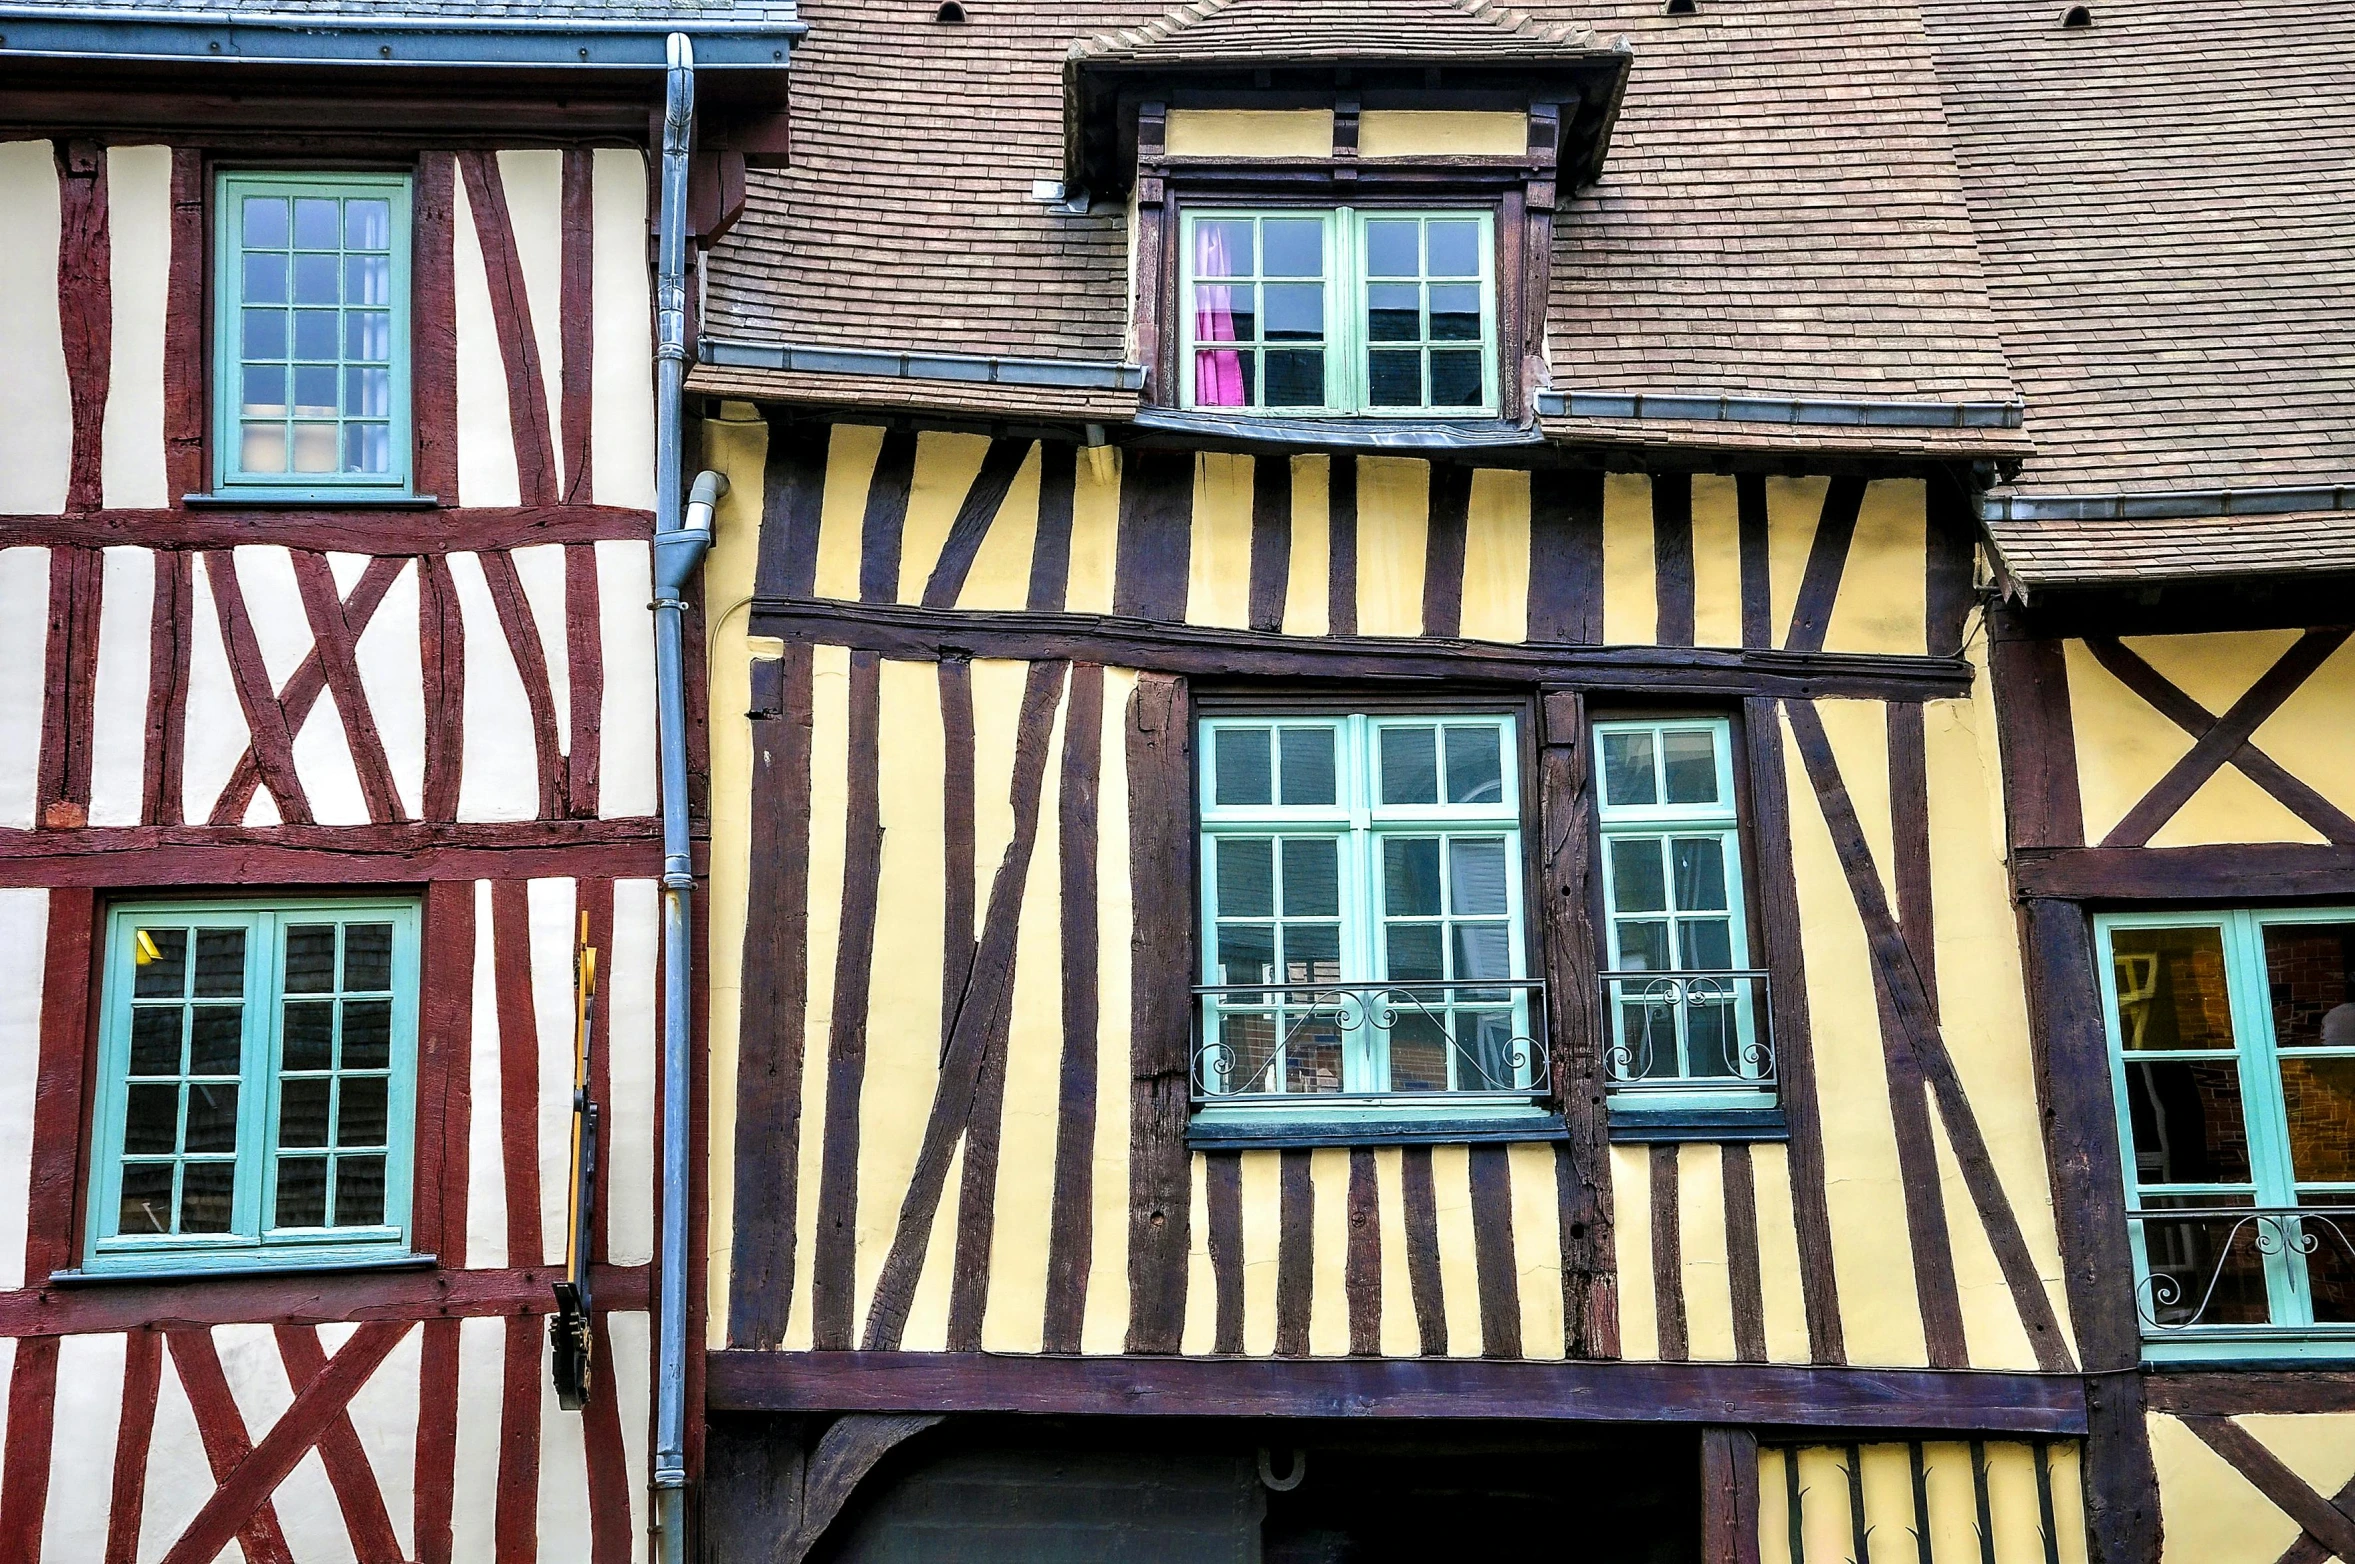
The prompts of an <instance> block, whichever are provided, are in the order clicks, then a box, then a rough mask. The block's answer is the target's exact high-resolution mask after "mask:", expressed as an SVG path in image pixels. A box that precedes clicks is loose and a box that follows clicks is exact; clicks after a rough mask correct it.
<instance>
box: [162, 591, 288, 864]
mask: <svg viewBox="0 0 2355 1564" xmlns="http://www.w3.org/2000/svg"><path fill="white" fill-rule="evenodd" d="M194 566H195V569H194V571H193V578H194V590H193V591H192V592H191V594H190V596H189V604H188V619H189V653H188V698H187V701H186V704H185V717H184V722H185V736H184V738H183V741H182V746H181V752H180V797H181V800H182V803H181V807H182V809H183V810H184V812H185V814H186V817H187V819H188V820H189V821H190V822H191V823H201V822H202V821H204V820H207V819H209V818H211V816H212V812H213V804H214V801H215V800H217V799H219V798H220V796H221V789H222V788H223V787H224V786H225V785H227V783H228V781H229V773H230V772H231V771H232V770H234V769H236V766H237V760H238V757H239V756H241V755H243V754H244V753H245V747H246V741H247V738H248V732H247V729H246V726H245V708H244V707H243V706H241V705H239V704H238V701H237V682H236V680H235V679H234V678H232V677H231V676H230V673H229V654H228V652H227V651H226V650H225V649H224V648H223V647H222V645H221V622H220V617H219V616H218V615H217V614H215V613H214V612H213V592H212V581H211V576H210V573H209V572H208V571H207V570H206V568H205V561H204V558H203V557H202V556H201V555H200V556H198V557H197V559H196V560H195V561H194ZM254 798H255V802H256V803H258V804H268V802H269V789H267V788H262V789H258V790H257V791H256V793H255V795H254ZM270 818H271V819H273V820H274V819H276V818H277V812H276V811H275V810H271V811H270Z"/></svg>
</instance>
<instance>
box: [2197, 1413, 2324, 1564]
mask: <svg viewBox="0 0 2355 1564" xmlns="http://www.w3.org/2000/svg"><path fill="white" fill-rule="evenodd" d="M2183 1426H2184V1427H2186V1428H2188V1429H2190V1430H2191V1431H2192V1432H2193V1433H2195V1434H2197V1435H2199V1436H2200V1440H2201V1442H2202V1443H2203V1444H2205V1445H2206V1446H2207V1447H2208V1448H2209V1449H2211V1450H2213V1451H2215V1452H2216V1453H2217V1454H2218V1455H2220V1456H2222V1457H2224V1460H2225V1463H2226V1464H2227V1465H2229V1466H2230V1467H2231V1468H2232V1469H2233V1470H2234V1471H2236V1472H2238V1473H2240V1474H2241V1475H2242V1476H2243V1477H2245V1478H2247V1479H2248V1480H2249V1482H2250V1484H2251V1486H2253V1487H2255V1488H2256V1490H2257V1491H2258V1492H2259V1493H2262V1494H2263V1495H2265V1497H2266V1498H2268V1499H2271V1500H2272V1501H2273V1503H2274V1507H2275V1508H2276V1509H2278V1510H2280V1511H2281V1512H2282V1513H2283V1514H2285V1515H2287V1516H2289V1518H2290V1519H2291V1520H2294V1521H2296V1522H2297V1523H2298V1524H2299V1525H2300V1526H2303V1527H2304V1528H2305V1532H2304V1534H2303V1535H2302V1536H2300V1537H2299V1538H2298V1540H2297V1541H2296V1542H2293V1543H2291V1544H2290V1547H2289V1551H2288V1552H2286V1553H2284V1554H2283V1555H2282V1556H2281V1559H2280V1561H2279V1564H2323V1561H2325V1560H2327V1559H2329V1558H2331V1557H2333V1556H2334V1555H2335V1556H2336V1557H2338V1558H2341V1559H2346V1560H2348V1561H2350V1564H2355V1481H2350V1482H2349V1483H2348V1484H2347V1486H2346V1487H2344V1488H2341V1489H2340V1490H2339V1492H2338V1496H2337V1497H2336V1498H2331V1499H2326V1498H2324V1497H2323V1496H2322V1495H2321V1494H2319V1493H2316V1492H2315V1491H2314V1490H2313V1489H2312V1488H2311V1487H2309V1486H2307V1483H2306V1480H2305V1479H2304V1478H2302V1477H2300V1476H2299V1475H2298V1474H2297V1473H2296V1472H2293V1471H2291V1470H2290V1469H2289V1468H2288V1467H2287V1466H2284V1465H2283V1464H2282V1460H2281V1457H2280V1456H2277V1455H2275V1454H2274V1453H2273V1452H2272V1451H2271V1450H2268V1449H2266V1448H2265V1446H2264V1445H2262V1444H2260V1443H2259V1442H2258V1440H2257V1437H2256V1435H2254V1434H2252V1433H2250V1432H2249V1431H2248V1430H2247V1429H2245V1428H2243V1427H2241V1425H2240V1424H2238V1423H2236V1422H2234V1421H2233V1420H2232V1419H2231V1418H2229V1417H2186V1418H2184V1419H2183Z"/></svg>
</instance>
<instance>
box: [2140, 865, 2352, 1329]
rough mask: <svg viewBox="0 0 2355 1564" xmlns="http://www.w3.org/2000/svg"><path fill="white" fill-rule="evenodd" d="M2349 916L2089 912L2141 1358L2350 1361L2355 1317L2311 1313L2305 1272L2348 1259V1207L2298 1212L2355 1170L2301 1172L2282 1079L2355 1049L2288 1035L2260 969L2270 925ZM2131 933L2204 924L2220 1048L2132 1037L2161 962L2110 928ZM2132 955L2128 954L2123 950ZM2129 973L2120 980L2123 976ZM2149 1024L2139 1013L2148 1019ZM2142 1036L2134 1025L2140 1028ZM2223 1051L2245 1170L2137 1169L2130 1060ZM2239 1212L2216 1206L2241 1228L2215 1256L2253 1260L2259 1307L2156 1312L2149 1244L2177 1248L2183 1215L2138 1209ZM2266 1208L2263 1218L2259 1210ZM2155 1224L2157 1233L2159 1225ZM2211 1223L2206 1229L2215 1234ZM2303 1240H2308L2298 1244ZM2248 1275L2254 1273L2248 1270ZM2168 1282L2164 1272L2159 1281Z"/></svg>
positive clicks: (2192, 1282) (2185, 1059) (2202, 1263)
mask: <svg viewBox="0 0 2355 1564" xmlns="http://www.w3.org/2000/svg"><path fill="white" fill-rule="evenodd" d="M2329 924H2355V907H2318V908H2284V909H2280V910H2266V911H2259V910H2255V909H2245V908H2244V909H2234V910H2228V911H2219V912H2211V911H2193V912H2133V913H2106V914H2101V915H2098V916H2096V917H2095V919H2094V945H2095V950H2096V953H2097V957H2096V968H2097V973H2096V976H2097V978H2098V981H2099V984H2100V989H2101V1000H2102V1016H2103V1024H2104V1026H2105V1028H2106V1031H2107V1035H2108V1040H2109V1050H2110V1082H2111V1087H2112V1090H2113V1092H2114V1094H2115V1098H2114V1101H2115V1107H2116V1110H2117V1115H2118V1138H2119V1139H2118V1144H2119V1150H2120V1153H2121V1155H2122V1157H2123V1159H2124V1166H2123V1168H2122V1169H2121V1176H2122V1177H2123V1179H2124V1180H2125V1186H2126V1201H2127V1212H2128V1221H2127V1231H2128V1237H2129V1242H2130V1245H2131V1248H2132V1250H2133V1255H2134V1289H2135V1304H2136V1313H2137V1317H2138V1318H2139V1320H2140V1321H2141V1323H2142V1329H2143V1356H2144V1357H2145V1358H2146V1359H2147V1360H2150V1361H2153V1362H2169V1361H2200V1360H2210V1361H2217V1360H2232V1359H2245V1358H2253V1357H2278V1358H2334V1359H2346V1358H2355V1319H2349V1320H2344V1321H2327V1320H2318V1319H2317V1318H2316V1308H2315V1293H2314V1288H2313V1285H2312V1270H2313V1267H2314V1265H2315V1264H2318V1263H2324V1264H2331V1265H2334V1266H2336V1267H2338V1268H2340V1269H2342V1270H2344V1269H2345V1268H2346V1267H2347V1266H2348V1265H2349V1264H2350V1263H2355V1253H2351V1252H2350V1251H2349V1249H2348V1243H2349V1240H2355V1215H2349V1214H2340V1215H2337V1216H2335V1217H2330V1218H2317V1217H2313V1216H2307V1217H2299V1216H2296V1215H2292V1214H2290V1213H2293V1212H2296V1211H2299V1210H2305V1211H2309V1212H2311V1211H2314V1210H2316V1209H2317V1208H2320V1209H2324V1210H2339V1211H2341V1212H2342V1213H2344V1212H2346V1211H2347V1210H2348V1208H2355V1179H2346V1180H2329V1179H2323V1178H2301V1177H2299V1175H2298V1170H2297V1168H2296V1166H2295V1163H2294V1160H2293V1156H2292V1149H2293V1147H2292V1136H2291V1129H2290V1107H2289V1103H2288V1100H2287V1093H2286V1091H2285V1087H2284V1080H2283V1076H2284V1065H2285V1064H2288V1065H2291V1066H2293V1067H2296V1066H2299V1065H2301V1064H2303V1065H2305V1066H2306V1067H2307V1068H2308V1069H2309V1070H2314V1069H2316V1067H2321V1068H2327V1067H2328V1066H2330V1065H2332V1064H2337V1065H2339V1066H2340V1067H2341V1068H2342V1069H2355V1046H2342V1047H2331V1046H2312V1045H2305V1046H2296V1045H2284V1043H2283V1042H2282V1040H2281V1038H2280V1036H2279V1035H2278V1032H2277V1028H2276V1026H2275V1019H2274V1006H2273V1002H2272V1000H2273V995H2272V992H2271V989H2272V983H2271V978H2270V976H2269V973H2268V969H2267V963H2266V951H2265V935H2266V933H2267V931H2268V930H2273V929H2294V928H2296V927H2299V926H2301V925H2329ZM2133 930H2169V931H2186V932H2189V931H2200V932H2212V933H2213V934H2215V935H2216V936H2217V938H2218V940H2219V942H2220V945H2221V951H2222V968H2223V976H2224V982H2225V990H2226V1000H2227V1005H2226V1009H2227V1013H2228V1016H2229V1023H2230V1028H2231V1036H2232V1047H2231V1050H2230V1051H2229V1052H2226V1051H2225V1050H2223V1049H2221V1048H2172V1049H2171V1048H2152V1047H2144V1046H2135V1047H2129V1046H2128V1038H2127V1022H2128V1011H2129V1009H2130V1008H2132V1004H2130V1003H2122V1000H2124V1001H2129V1002H2137V1003H2139V1002H2146V1001H2148V1000H2151V999H2155V998H2156V993H2157V990H2156V980H2157V973H2156V971H2155V969H2153V970H2151V971H2149V972H2148V973H2147V974H2146V973H2145V972H2144V971H2143V970H2140V969H2137V970H2134V971H2132V973H2131V975H2130V976H2129V973H2128V971H2127V968H2126V962H2123V961H2121V959H2120V957H2119V954H2118V950H2117V944H2118V936H2119V935H2120V934H2122V933H2126V932H2128V931H2133ZM2133 959H2137V958H2136V957H2135V956H2130V957H2129V958H2128V960H2133ZM2122 979H2125V980H2126V981H2122ZM2144 1024H2147V1023H2144ZM2136 1032H2137V1036H2138V1039H2139V1037H2140V1036H2142V1035H2146V1034H2144V1033H2143V1032H2142V1029H2141V1026H2137V1027H2136ZM2227 1062H2229V1064H2230V1066H2231V1068H2232V1074H2233V1079H2234V1081H2235V1082H2236V1084H2237V1086H2238V1088H2239V1093H2240V1101H2241V1127H2242V1131H2243V1135H2244V1136H2245V1143H2246V1146H2247V1151H2248V1162H2249V1177H2248V1178H2247V1179H2245V1180H2237V1179H2236V1180H2222V1181H2216V1180H2210V1181H2197V1182H2193V1181H2181V1180H2169V1181H2160V1180H2156V1179H2154V1180H2145V1179H2144V1178H2143V1177H2142V1172H2141V1167H2140V1165H2139V1158H2138V1156H2137V1150H2138V1146H2137V1141H2136V1137H2135V1124H2134V1102H2135V1099H2134V1096H2133V1095H2132V1094H2133V1093H2134V1092H2136V1091H2137V1090H2142V1091H2150V1090H2155V1087H2154V1086H2151V1085H2147V1084H2145V1083H2142V1082H2137V1081H2135V1080H2133V1079H2132V1077H2131V1074H2130V1070H2131V1069H2132V1068H2133V1067H2136V1066H2159V1067H2164V1066H2168V1065H2193V1066H2202V1065H2204V1066H2207V1067H2209V1068H2211V1069H2214V1068H2218V1067H2220V1066H2222V1065H2224V1064H2226V1063H2227ZM2185 1209H2199V1210H2209V1211H2222V1212H2235V1211H2246V1212H2248V1213H2249V1215H2248V1216H2247V1217H2245V1218H2232V1217H2220V1218H2218V1220H2217V1221H2216V1222H2215V1223H2214V1224H2213V1225H2214V1226H2227V1225H2228V1224H2229V1227H2231V1228H2238V1229H2239V1231H2238V1233H2237V1235H2235V1236H2233V1237H2228V1238H2227V1240H2226V1243H2225V1245H2224V1253H2223V1255H2222V1256H2221V1258H2222V1259H2224V1260H2229V1259H2230V1257H2231V1255H2232V1254H2233V1253H2235V1252H2238V1253H2240V1254H2242V1255H2243V1256H2244V1264H2246V1263H2247V1262H2248V1261H2249V1260H2253V1261H2254V1262H2255V1265H2254V1269H2255V1270H2257V1271H2258V1272H2260V1273H2261V1281H2262V1285H2261V1288H2260V1289H2259V1290H2260V1292H2261V1294H2262V1297H2263V1301H2264V1304H2265V1313H2266V1316H2267V1317H2266V1319H2265V1320H2264V1321H2263V1322H2262V1323H2259V1322H2233V1323H2218V1322H2214V1321H2199V1322H2198V1323H2192V1324H2186V1325H2177V1324H2170V1323H2161V1322H2160V1321H2159V1319H2158V1314H2159V1311H2160V1306H2161V1303H2162V1297H2163V1295H2162V1293H2161V1292H2160V1291H2158V1290H2156V1289H2159V1288H2160V1286H2161V1282H2162V1279H2163V1278H2165V1273H2163V1272H2154V1269H2153V1265H2152V1254H2153V1248H2154V1244H2156V1245H2160V1246H2166V1247H2175V1246H2177V1245H2178V1244H2180V1243H2181V1242H2182V1239H2181V1238H2180V1237H2179V1236H2178V1234H2175V1233H2170V1232H2169V1231H2168V1229H2170V1228H2176V1229H2178V1230H2180V1228H2181V1227H2182V1226H2183V1219H2182V1218H2180V1217H2178V1218H2176V1220H2175V1221H2174V1222H2172V1223H2170V1222H2168V1221H2165V1220H2160V1221H2157V1222H2153V1221H2151V1220H2149V1219H2148V1217H2147V1216H2146V1213H2149V1214H2151V1215H2160V1214H2163V1213H2166V1212H2168V1211H2170V1210H2174V1211H2181V1210H2185ZM2268 1213H2270V1215H2269V1214H2268ZM2154 1227H2155V1228H2156V1229H2158V1231H2156V1232H2154V1231H2153V1229H2154ZM2212 1231H2213V1228H2211V1232H2212ZM2308 1240H2311V1246H2310V1247H2309V1246H2308V1245H2307V1241H2308ZM2209 1274H2210V1273H2209V1270H2208V1267H2207V1262H2206V1260H2205V1259H2204V1258H2202V1259H2200V1260H2199V1261H2198V1263H2196V1264H2194V1265H2193V1266H2191V1267H2190V1269H2189V1272H2188V1281H2189V1286H2190V1288H2200V1287H2202V1286H2203V1284H2204V1283H2205V1282H2206V1281H2207V1279H2208V1275H2209ZM2242 1274H2243V1277H2244V1278H2247V1279H2249V1280H2255V1279H2256V1278H2253V1277H2249V1276H2248V1272H2246V1271H2244V1272H2243V1273H2242ZM2165 1279H2167V1280H2172V1278H2165ZM2173 1285H2174V1287H2175V1290H2176V1293H2177V1298H2176V1299H2175V1300H2174V1301H2175V1302H2180V1303H2182V1304H2187V1305H2191V1306H2195V1307H2196V1306H2197V1305H2199V1304H2200V1303H2201V1302H2202V1298H2201V1296H2199V1295H2197V1294H2195V1293H2191V1292H2189V1290H2188V1289H2187V1288H2186V1285H2185V1283H2183V1282H2175V1283H2174V1284H2173Z"/></svg>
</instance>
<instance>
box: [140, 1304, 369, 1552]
mask: <svg viewBox="0 0 2355 1564" xmlns="http://www.w3.org/2000/svg"><path fill="white" fill-rule="evenodd" d="M213 1349H214V1350H215V1351H216V1352H218V1353H219V1354H220V1355H221V1372H222V1375H223V1377H225V1378H226V1379H227V1380H228V1382H229V1395H230V1397H231V1399H233V1400H234V1401H235V1402H236V1403H237V1411H238V1415H239V1416H240V1417H242V1418H243V1419H244V1420H245V1430H246V1436H247V1437H248V1438H250V1439H251V1440H252V1441H253V1442H254V1443H255V1444H260V1443H261V1442H262V1440H263V1439H264V1438H266V1437H267V1436H268V1435H269V1432H270V1430H271V1429H272V1428H274V1427H276V1426H277V1423H278V1420H279V1419H280V1418H282V1417H284V1416H285V1415H286V1409H287V1408H288V1407H290V1406H292V1405H294V1386H293V1385H292V1384H291V1383H290V1382H289V1381H288V1379H287V1377H286V1360H285V1358H284V1357H283V1356H282V1355H281V1354H280V1352H279V1350H278V1335H277V1332H276V1331H275V1330H274V1329H273V1328H272V1327H270V1326H268V1325H217V1326H215V1327H214V1328H213ZM194 1475H196V1474H194V1473H183V1474H181V1480H182V1481H186V1480H188V1478H189V1477H191V1476H194ZM270 1506H271V1508H272V1509H274V1510H275V1511H277V1514H278V1525H279V1527H280V1529H281V1530H283V1531H284V1532H285V1533H286V1545H287V1549H288V1551H289V1552H291V1553H292V1554H293V1555H294V1556H295V1557H296V1558H298V1559H301V1560H303V1561H305V1564H309V1561H310V1560H313V1559H317V1560H320V1561H322V1564H342V1561H343V1560H347V1559H350V1558H351V1557H352V1556H353V1555H352V1543H351V1533H350V1531H349V1530H348V1529H346V1527H345V1526H344V1523H343V1506H342V1505H341V1504H340V1503H339V1502H338V1501H337V1500H336V1497H335V1489H334V1488H333V1486H331V1485H330V1484H329V1483H328V1481H327V1466H326V1463H325V1462H324V1461H322V1460H321V1459H320V1457H319V1452H318V1450H317V1449H315V1448H314V1449H312V1450H310V1451H309V1452H308V1453H306V1454H305V1455H304V1456H303V1458H302V1459H301V1460H300V1461H298V1462H296V1463H295V1467H294V1470H293V1471H291V1472H288V1473H287V1474H286V1477H285V1479H284V1480H283V1481H282V1482H280V1483H279V1484H278V1486H277V1487H276V1488H274V1489H272V1490H271V1493H270Z"/></svg>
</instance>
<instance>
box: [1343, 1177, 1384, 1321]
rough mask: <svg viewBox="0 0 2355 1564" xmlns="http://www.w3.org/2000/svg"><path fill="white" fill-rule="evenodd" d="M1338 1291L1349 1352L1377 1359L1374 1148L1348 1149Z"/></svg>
mask: <svg viewBox="0 0 2355 1564" xmlns="http://www.w3.org/2000/svg"><path fill="white" fill-rule="evenodd" d="M1341 1285H1342V1291H1343V1293H1344V1294H1345V1295H1346V1297H1347V1300H1348V1303H1349V1352H1350V1355H1351V1356H1352V1357H1360V1358H1368V1357H1379V1356H1380V1355H1381V1352H1382V1217H1381V1190H1380V1185H1379V1183H1378V1181H1377V1180H1376V1178H1375V1175H1374V1148H1373V1147H1371V1146H1352V1147H1350V1148H1349V1249H1348V1254H1347V1257H1346V1258H1345V1260H1344V1262H1343V1274H1342V1282H1341Z"/></svg>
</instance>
